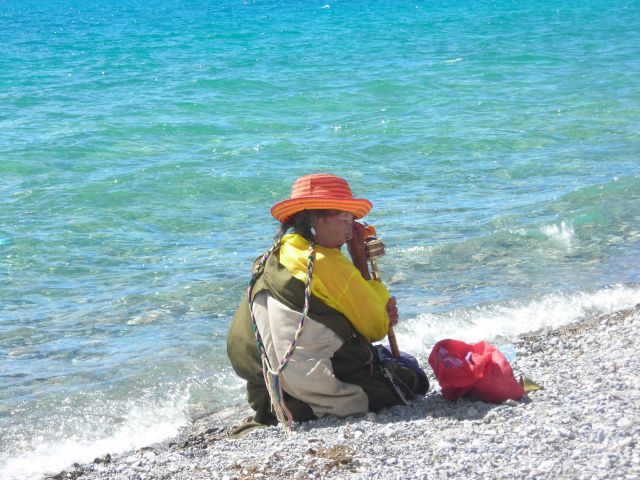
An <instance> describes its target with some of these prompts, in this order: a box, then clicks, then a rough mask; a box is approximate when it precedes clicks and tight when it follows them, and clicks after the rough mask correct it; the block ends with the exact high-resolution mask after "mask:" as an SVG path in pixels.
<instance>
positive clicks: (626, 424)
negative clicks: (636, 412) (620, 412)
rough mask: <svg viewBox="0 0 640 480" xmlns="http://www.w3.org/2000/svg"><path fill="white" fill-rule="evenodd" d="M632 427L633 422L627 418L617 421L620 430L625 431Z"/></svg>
mask: <svg viewBox="0 0 640 480" xmlns="http://www.w3.org/2000/svg"><path fill="white" fill-rule="evenodd" d="M632 425H633V420H631V419H629V418H621V419H620V420H618V427H620V428H622V429H627V428H629V427H631V426H632Z"/></svg>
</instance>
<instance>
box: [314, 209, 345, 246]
mask: <svg viewBox="0 0 640 480" xmlns="http://www.w3.org/2000/svg"><path fill="white" fill-rule="evenodd" d="M314 228H315V230H316V235H315V238H314V240H315V242H316V244H318V245H322V246H323V247H327V248H340V247H342V245H344V244H345V243H346V242H348V241H349V240H350V239H351V237H352V236H353V214H352V213H349V212H340V211H338V210H334V211H331V212H330V213H329V214H328V215H326V216H322V217H317V218H316V219H315V222H314Z"/></svg>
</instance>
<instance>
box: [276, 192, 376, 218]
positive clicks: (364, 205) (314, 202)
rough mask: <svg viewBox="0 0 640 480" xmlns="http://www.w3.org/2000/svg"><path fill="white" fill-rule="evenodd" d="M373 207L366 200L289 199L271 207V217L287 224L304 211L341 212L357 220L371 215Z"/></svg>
mask: <svg viewBox="0 0 640 480" xmlns="http://www.w3.org/2000/svg"><path fill="white" fill-rule="evenodd" d="M372 207H373V205H372V203H371V202H370V201H369V200H366V199H364V198H353V199H351V200H337V199H335V198H317V197H307V198H288V199H286V200H283V201H281V202H278V203H276V204H275V205H274V206H273V207H271V215H273V217H274V218H275V219H276V220H279V221H281V222H286V221H287V220H289V218H291V216H292V215H294V214H296V213H298V212H301V211H303V210H340V211H341V212H349V213H352V214H353V216H354V217H355V218H362V217H364V216H365V215H366V214H367V213H369V211H370V210H371V208H372Z"/></svg>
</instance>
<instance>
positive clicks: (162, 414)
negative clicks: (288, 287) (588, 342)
mask: <svg viewBox="0 0 640 480" xmlns="http://www.w3.org/2000/svg"><path fill="white" fill-rule="evenodd" d="M105 3H107V2H93V3H89V2H80V1H63V0H59V1H53V2H47V3H43V2H35V1H20V2H18V1H14V0H8V1H6V0H5V1H3V2H1V3H0V27H1V28H0V195H1V198H2V204H1V208H0V429H1V430H2V436H0V478H3V479H4V478H6V479H23V478H30V477H32V478H38V476H39V475H41V474H42V473H43V472H45V471H56V470H60V469H62V468H64V467H65V466H66V465H68V464H69V463H71V462H73V461H76V460H92V459H93V458H94V457H96V456H98V455H100V454H103V453H106V452H111V453H114V452H117V451H122V450H123V449H126V448H131V447H139V446H143V445H146V444H149V443H151V442H153V441H156V440H160V439H162V438H166V437H167V436H170V435H172V434H173V433H175V432H176V431H177V429H178V428H179V427H180V426H182V425H185V424H186V423H187V422H188V421H189V419H190V418H193V417H195V416H197V415H199V414H202V413H205V412H209V411H212V410H216V409H219V408H222V407H223V406H225V405H229V404H235V403H239V402H242V401H243V395H244V393H243V389H242V385H241V384H240V383H239V382H238V381H237V379H236V378H235V376H234V375H233V373H232V371H231V369H230V367H229V365H228V363H227V360H226V355H225V344H224V338H225V333H226V329H227V326H228V323H229V320H230V318H231V315H232V313H233V311H234V309H235V306H236V304H237V303H238V301H239V300H240V298H241V296H242V294H243V291H244V289H245V285H246V281H247V272H248V266H249V264H250V263H251V260H252V259H253V258H254V257H255V256H257V255H258V254H259V253H260V252H261V251H262V250H263V249H264V248H266V247H267V246H268V245H269V244H270V242H271V238H272V236H273V235H274V234H275V231H276V222H275V221H274V220H273V219H271V218H270V217H269V214H268V209H269V208H270V206H271V205H272V204H273V203H275V202H276V201H278V200H280V199H282V198H285V197H286V196H288V194H289V190H290V186H291V184H292V182H293V181H294V179H295V178H297V177H298V176H300V175H302V174H305V173H309V172H313V171H330V172H334V173H337V174H339V175H341V176H344V177H345V178H347V179H348V180H349V182H350V183H351V185H352V188H353V190H354V192H355V193H356V194H357V195H359V196H364V197H366V198H369V199H370V200H371V201H372V202H373V203H374V210H373V211H372V213H371V214H370V215H369V217H368V219H367V220H368V221H369V223H372V224H374V225H376V227H377V230H378V232H379V233H380V235H381V237H382V238H384V240H385V243H386V246H387V255H386V256H385V257H384V258H383V259H382V260H381V268H382V271H383V279H384V280H385V282H386V283H387V284H388V286H389V288H390V289H391V291H392V293H393V294H395V295H396V297H397V298H398V302H399V305H400V313H401V327H400V328H399V329H398V338H399V342H400V346H401V347H402V348H404V349H406V350H410V351H412V352H413V353H416V354H418V356H419V357H421V358H423V359H424V357H425V356H426V355H427V353H428V352H429V349H430V346H431V345H433V343H434V342H435V341H436V340H437V339H440V338H443V337H445V336H452V337H454V338H465V339H470V340H472V339H481V338H485V339H491V338H497V337H509V336H513V335H517V334H519V333H523V332H526V331H531V330H535V329H537V328H542V327H547V326H554V325H558V324H561V323H565V322H568V321H572V320H576V319H579V318H582V317H584V316H591V315H595V314H598V313H603V312H608V311H612V310H615V309H617V308H623V307H627V306H630V305H634V304H635V303H639V302H640V285H639V284H640V273H639V272H640V270H639V269H638V266H637V258H638V254H639V253H640V222H639V221H638V218H640V172H639V167H638V166H639V165H640V163H639V161H638V160H639V159H638V157H639V152H640V133H639V132H640V94H639V93H640V80H639V79H640V60H638V58H640V57H639V56H638V52H640V30H639V29H638V28H637V27H638V25H640V4H639V3H638V2H636V1H628V2H615V3H614V4H613V5H612V4H611V2H604V1H601V0H600V1H593V2H570V1H564V2H563V1H560V2H558V1H555V2H550V1H540V2H529V3H525V2H515V1H514V2H473V3H472V4H469V2H456V1H449V2H425V1H417V2H383V1H368V2H364V1H357V2H330V1H329V2H318V3H314V2H308V1H299V2H295V1H283V2H275V1H274V2H272V1H269V2H267V1H255V2H253V1H251V2H249V1H247V2H242V1H231V0H225V1H219V2H206V1H186V0H185V1H177V0H176V1H164V2H142V1H134V0H114V1H112V2H109V3H108V4H105ZM61 452H62V453H61Z"/></svg>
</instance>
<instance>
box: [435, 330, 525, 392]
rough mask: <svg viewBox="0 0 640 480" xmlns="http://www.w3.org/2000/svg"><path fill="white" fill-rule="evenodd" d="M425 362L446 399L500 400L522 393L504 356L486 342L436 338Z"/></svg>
mask: <svg viewBox="0 0 640 480" xmlns="http://www.w3.org/2000/svg"><path fill="white" fill-rule="evenodd" d="M429 365H431V368H432V369H433V373H434V374H435V376H436V378H437V379H438V382H439V383H440V388H441V390H442V396H443V397H444V398H446V399H447V400H456V399H458V398H460V397H462V396H464V395H469V396H471V397H473V398H476V399H478V400H482V401H483V402H490V403H502V402H504V401H505V400H507V399H509V398H510V399H513V400H519V399H520V398H521V397H522V395H524V390H523V389H522V387H521V386H520V384H519V383H518V382H517V381H516V379H515V378H514V376H513V370H512V369H511V366H510V365H509V362H508V361H507V359H506V358H505V357H504V355H503V354H502V353H500V351H499V350H498V349H497V348H496V347H494V346H493V345H490V344H489V343H487V342H478V343H476V344H474V345H470V344H468V343H464V342H461V341H459V340H451V339H447V340H440V341H439V342H438V343H436V344H435V345H434V347H433V350H432V351H431V354H430V355H429Z"/></svg>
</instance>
